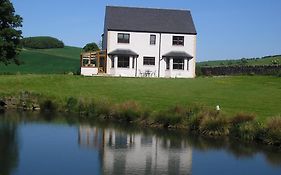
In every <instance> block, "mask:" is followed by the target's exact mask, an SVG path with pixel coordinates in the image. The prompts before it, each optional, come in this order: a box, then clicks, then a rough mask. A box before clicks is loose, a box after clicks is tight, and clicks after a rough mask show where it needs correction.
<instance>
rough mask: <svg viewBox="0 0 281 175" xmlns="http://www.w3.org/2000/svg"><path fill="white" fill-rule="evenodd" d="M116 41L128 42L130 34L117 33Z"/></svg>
mask: <svg viewBox="0 0 281 175" xmlns="http://www.w3.org/2000/svg"><path fill="white" fill-rule="evenodd" d="M117 42H118V43H130V34H126V33H118V41H117Z"/></svg>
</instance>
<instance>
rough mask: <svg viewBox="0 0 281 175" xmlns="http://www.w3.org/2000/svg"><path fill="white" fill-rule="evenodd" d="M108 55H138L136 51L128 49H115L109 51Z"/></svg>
mask: <svg viewBox="0 0 281 175" xmlns="http://www.w3.org/2000/svg"><path fill="white" fill-rule="evenodd" d="M108 55H109V56H115V55H124V56H136V57H138V56H139V55H138V54H137V53H135V52H134V51H132V50H129V49H116V50H114V51H112V52H109V53H108Z"/></svg>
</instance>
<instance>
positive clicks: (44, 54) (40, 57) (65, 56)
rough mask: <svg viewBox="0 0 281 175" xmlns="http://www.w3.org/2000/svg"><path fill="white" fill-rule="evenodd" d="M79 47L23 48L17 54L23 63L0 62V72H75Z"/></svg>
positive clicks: (77, 66) (77, 67) (78, 63)
mask: <svg viewBox="0 0 281 175" xmlns="http://www.w3.org/2000/svg"><path fill="white" fill-rule="evenodd" d="M80 52H81V48H77V47H69V46H66V47H64V48H59V49H24V50H22V52H21V53H20V55H19V56H18V58H19V60H21V61H22V62H23V64H21V65H19V66H17V65H14V64H11V65H8V66H5V65H3V64H0V74H16V73H20V74H51V73H66V72H77V71H78V70H79V67H80V62H79V59H80Z"/></svg>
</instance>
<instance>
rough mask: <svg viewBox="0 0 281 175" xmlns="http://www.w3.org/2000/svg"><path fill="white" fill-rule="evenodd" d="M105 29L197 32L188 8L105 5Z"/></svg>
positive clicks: (177, 32) (180, 32)
mask: <svg viewBox="0 0 281 175" xmlns="http://www.w3.org/2000/svg"><path fill="white" fill-rule="evenodd" d="M104 27H105V30H116V31H135V32H152V33H154V32H155V33H175V34H195V35H196V34H197V33H196V29H195V26H194V23H193V20H192V16H191V13H190V11H188V10H168V9H152V8H135V7H117V6H107V7H106V14H105V25H104Z"/></svg>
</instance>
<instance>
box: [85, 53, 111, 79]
mask: <svg viewBox="0 0 281 175" xmlns="http://www.w3.org/2000/svg"><path fill="white" fill-rule="evenodd" d="M106 66H107V53H106V50H100V51H96V52H82V53H81V55H80V67H81V75H84V76H93V75H99V74H106V73H107V70H106Z"/></svg>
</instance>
